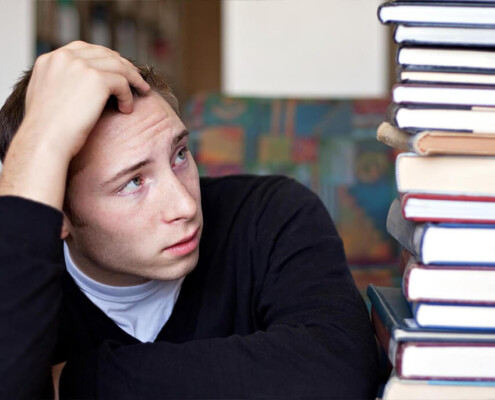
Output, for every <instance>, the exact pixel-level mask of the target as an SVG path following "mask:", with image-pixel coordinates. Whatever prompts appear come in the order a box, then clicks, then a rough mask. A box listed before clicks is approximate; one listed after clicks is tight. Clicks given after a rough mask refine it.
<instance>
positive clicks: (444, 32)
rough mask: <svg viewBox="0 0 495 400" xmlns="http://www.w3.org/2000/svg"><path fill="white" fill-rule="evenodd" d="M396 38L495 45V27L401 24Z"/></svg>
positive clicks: (416, 42)
mask: <svg viewBox="0 0 495 400" xmlns="http://www.w3.org/2000/svg"><path fill="white" fill-rule="evenodd" d="M394 40H395V42H396V43H398V44H410V45H442V46H475V47H482V46H494V45H495V29H492V28H466V27H451V26H447V27H446V26H415V25H403V24H400V25H397V26H396V27H395V30H394Z"/></svg>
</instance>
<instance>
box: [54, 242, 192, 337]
mask: <svg viewBox="0 0 495 400" xmlns="http://www.w3.org/2000/svg"><path fill="white" fill-rule="evenodd" d="M64 256H65V264H66V266H67V271H68V272H69V274H70V275H71V276H72V278H73V279H74V281H75V282H76V284H77V286H79V289H81V291H82V292H83V293H84V294H85V295H86V296H87V297H88V299H89V300H91V301H92V302H93V303H94V304H95V305H96V306H97V307H98V308H99V309H100V310H102V311H103V312H104V313H105V314H106V315H107V316H108V317H110V318H111V319H112V320H113V321H114V322H115V323H116V324H117V325H118V326H119V327H120V328H121V329H123V330H124V331H125V332H127V333H128V334H129V335H131V336H134V337H135V338H136V339H138V340H140V341H141V342H153V341H154V340H155V339H156V337H157V335H158V333H159V332H160V330H161V329H162V327H163V326H164V325H165V323H166V322H167V321H168V319H169V317H170V314H172V310H173V308H174V305H175V302H176V301H177V297H178V296H179V292H180V289H181V286H182V281H183V280H184V278H183V277H182V278H180V279H176V280H173V281H158V280H152V281H149V282H146V283H143V284H142V285H137V286H109V285H104V284H102V283H99V282H96V281H95V280H94V279H91V278H90V277H89V276H87V275H86V274H84V273H83V272H82V271H81V270H80V269H79V268H78V267H77V266H76V264H75V263H74V261H73V260H72V258H71V256H70V253H69V248H68V246H67V244H66V243H64Z"/></svg>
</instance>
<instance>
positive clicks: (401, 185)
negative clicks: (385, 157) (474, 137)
mask: <svg viewBox="0 0 495 400" xmlns="http://www.w3.org/2000/svg"><path fill="white" fill-rule="evenodd" d="M395 182H396V185H397V190H398V191H399V193H428V194H446V195H452V196H495V185H492V184H490V183H491V182H495V157H479V156H478V157H477V156H470V155H464V156H457V155H439V156H430V157H422V156H419V155H417V154H414V153H401V154H399V155H398V156H397V158H396V160H395Z"/></svg>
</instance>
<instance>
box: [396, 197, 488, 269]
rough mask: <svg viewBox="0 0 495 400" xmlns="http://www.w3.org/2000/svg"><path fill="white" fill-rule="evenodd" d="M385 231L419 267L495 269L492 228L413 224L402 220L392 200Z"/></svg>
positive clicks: (398, 204) (397, 201)
mask: <svg viewBox="0 0 495 400" xmlns="http://www.w3.org/2000/svg"><path fill="white" fill-rule="evenodd" d="M387 230H388V232H389V233H390V234H391V235H392V236H393V237H394V238H395V239H396V240H397V241H398V242H399V243H400V244H401V245H402V246H404V247H405V248H406V249H407V250H408V251H409V252H410V253H411V254H412V255H413V256H414V257H415V258H416V259H417V260H418V261H420V262H421V263H423V264H427V265H428V264H444V265H495V246H493V243H495V225H493V224H491V225H488V224H451V223H439V224H437V223H424V224H416V223H414V222H413V221H409V220H406V219H404V217H403V215H402V211H401V206H400V202H399V200H398V199H395V200H394V201H393V202H392V205H391V207H390V210H389V214H388V216H387Z"/></svg>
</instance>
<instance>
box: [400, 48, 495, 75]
mask: <svg viewBox="0 0 495 400" xmlns="http://www.w3.org/2000/svg"><path fill="white" fill-rule="evenodd" d="M397 63H398V64H400V65H413V66H422V67H437V68H459V69H466V70H479V71H484V70H485V71H490V72H493V71H494V70H495V51H493V50H487V49H473V48H469V49H466V48H449V47H435V48H434V47H409V46H402V47H400V48H399V50H398V51H397ZM459 72H462V71H459Z"/></svg>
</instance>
